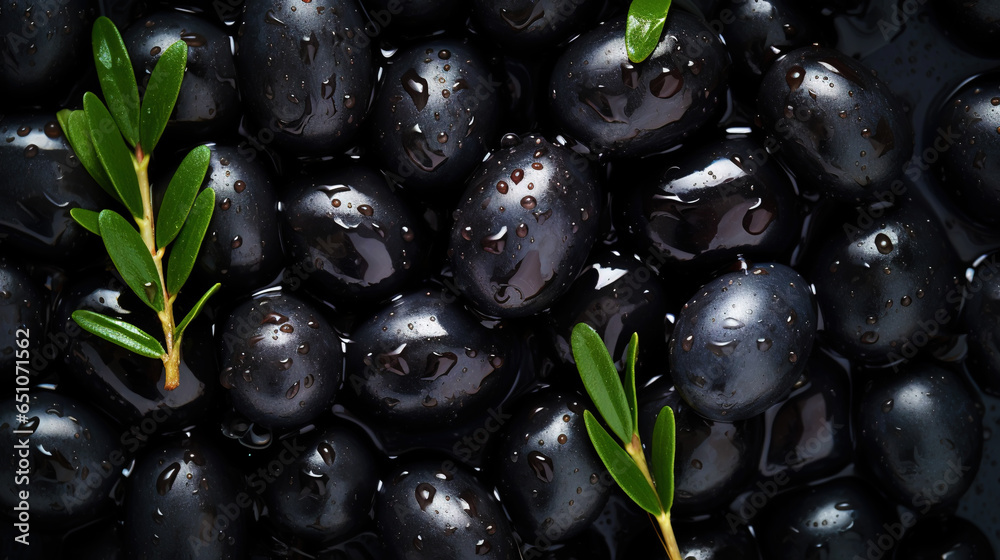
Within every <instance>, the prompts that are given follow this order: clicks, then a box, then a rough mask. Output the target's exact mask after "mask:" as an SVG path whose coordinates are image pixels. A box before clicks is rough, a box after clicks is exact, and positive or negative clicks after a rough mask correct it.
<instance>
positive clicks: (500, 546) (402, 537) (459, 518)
mask: <svg viewBox="0 0 1000 560" xmlns="http://www.w3.org/2000/svg"><path fill="white" fill-rule="evenodd" d="M375 519H376V521H377V522H378V527H379V530H380V531H381V533H382V538H383V539H384V541H385V543H386V545H387V546H388V547H389V549H390V550H391V551H392V552H391V554H393V556H394V557H395V558H400V559H402V558H406V559H407V560H421V559H424V558H426V559H431V558H434V559H437V558H449V559H452V560H473V559H475V558H477V557H479V556H484V555H488V556H489V557H490V558H496V559H498V560H514V559H516V558H520V553H519V551H518V548H517V544H516V543H515V542H514V537H513V535H512V533H511V529H510V526H509V524H508V522H507V518H506V517H505V516H504V513H503V509H502V508H501V507H500V503H499V502H497V501H496V499H495V498H494V497H493V495H492V494H491V493H490V492H489V490H488V489H487V487H486V486H484V485H483V484H482V483H481V482H480V481H479V480H478V479H477V478H476V476H475V474H474V473H473V471H471V470H470V469H468V468H467V467H464V466H461V465H456V464H455V463H454V462H452V461H451V460H450V459H446V458H444V457H438V458H437V459H434V458H425V459H419V460H413V459H409V460H407V459H404V460H401V461H400V463H399V464H398V465H396V467H395V468H393V469H392V470H391V471H390V472H389V474H388V476H387V477H386V478H385V482H384V485H383V487H382V489H381V490H380V491H379V495H378V504H377V507H376V514H375Z"/></svg>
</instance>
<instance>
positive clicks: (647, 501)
mask: <svg viewBox="0 0 1000 560" xmlns="http://www.w3.org/2000/svg"><path fill="white" fill-rule="evenodd" d="M583 421H584V423H585V424H586V425H587V434H588V435H590V441H591V443H593V444H594V449H596V450H597V455H598V456H599V457H600V458H601V461H603V462H604V466H605V467H607V468H608V472H610V473H611V477H612V478H614V479H615V482H617V483H618V486H621V488H622V490H623V491H624V492H625V493H626V494H628V497H629V498H632V501H634V502H635V503H636V504H639V507H641V508H642V509H644V510H646V511H648V512H649V513H651V514H653V515H659V514H660V513H661V512H660V500H659V498H657V496H656V492H655V491H654V490H653V488H652V487H651V486H650V485H649V482H648V481H647V480H646V477H645V476H643V474H642V471H640V470H639V467H638V466H636V464H635V462H633V461H632V458H631V457H629V455H628V453H626V452H625V450H624V449H622V448H621V446H619V445H618V443H617V442H616V441H615V440H614V439H613V438H612V437H611V434H609V433H608V432H607V431H606V430H605V429H604V428H603V427H602V426H601V424H600V422H598V421H597V418H595V417H594V415H593V414H591V413H590V411H589V410H584V411H583Z"/></svg>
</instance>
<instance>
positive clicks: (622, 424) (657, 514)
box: [570, 323, 681, 560]
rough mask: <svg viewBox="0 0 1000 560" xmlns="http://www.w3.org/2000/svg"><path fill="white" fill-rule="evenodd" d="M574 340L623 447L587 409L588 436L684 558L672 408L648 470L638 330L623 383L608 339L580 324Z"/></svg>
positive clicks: (670, 548) (662, 421)
mask: <svg viewBox="0 0 1000 560" xmlns="http://www.w3.org/2000/svg"><path fill="white" fill-rule="evenodd" d="M570 341H571V345H572V348H573V359H574V360H575V361H576V367H577V370H578V371H579V372H580V379H582V380H583V386H584V387H585V388H586V389H587V394H588V395H590V399H591V400H592V401H593V402H594V405H595V406H596V407H597V411H598V412H599V413H600V415H601V417H602V418H603V419H604V422H605V423H606V424H607V425H608V427H609V428H611V431H612V432H614V434H615V435H616V436H618V439H620V440H621V445H619V444H618V442H616V441H615V440H614V438H613V437H612V436H611V434H609V433H608V432H607V430H605V429H604V427H603V426H602V425H601V423H600V422H599V421H598V420H597V418H596V417H594V415H593V414H591V412H590V411H589V410H584V411H583V419H584V423H585V424H586V426H587V434H588V435H589V436H590V441H591V443H593V444H594V449H595V450H597V455H598V456H599V457H600V458H601V461H603V462H604V466H605V467H607V468H608V471H609V472H610V473H611V477H612V478H614V479H615V482H617V483H618V485H619V486H620V487H621V489H622V490H623V491H624V492H625V494H627V495H628V497H629V498H631V499H632V501H634V502H635V503H636V504H638V505H639V507H641V508H642V509H644V510H646V512H647V513H649V514H650V515H651V516H652V517H653V519H654V520H655V522H656V524H657V525H659V529H660V532H659V533H658V535H657V536H659V538H660V543H661V544H662V545H663V548H664V549H665V550H666V551H667V555H668V556H669V557H670V560H681V555H680V551H679V549H678V547H677V539H676V537H674V530H673V527H672V526H671V524H670V506H671V505H673V502H674V455H675V453H676V445H677V442H676V427H675V422H674V411H673V410H672V409H671V408H670V407H669V406H664V407H663V408H662V409H660V412H659V414H658V415H657V417H656V424H654V426H653V442H652V448H651V457H652V464H653V465H652V466H653V469H652V470H650V468H649V465H648V464H647V462H646V455H645V453H644V451H643V448H642V441H640V439H639V407H638V404H637V402H636V394H635V360H636V354H637V352H638V350H639V336H638V334H635V333H633V334H632V339H631V340H630V341H629V344H628V347H627V348H626V349H625V383H624V387H623V386H622V380H621V378H620V377H619V375H618V370H617V369H615V364H614V361H612V359H611V354H610V353H609V352H608V349H607V347H605V345H604V341H603V340H601V336H600V335H599V334H597V332H596V331H594V329H593V328H591V327H590V325H587V324H585V323H578V324H577V325H576V326H575V327H573V334H572V335H571V337H570ZM623 446H624V447H623Z"/></svg>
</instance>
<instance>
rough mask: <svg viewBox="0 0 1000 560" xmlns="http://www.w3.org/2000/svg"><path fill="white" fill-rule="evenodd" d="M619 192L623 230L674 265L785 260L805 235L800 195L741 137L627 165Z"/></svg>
mask: <svg viewBox="0 0 1000 560" xmlns="http://www.w3.org/2000/svg"><path fill="white" fill-rule="evenodd" d="M623 175H626V176H625V177H622V178H621V179H620V180H621V182H622V183H624V184H622V188H620V189H619V190H616V191H614V192H613V193H612V203H611V206H612V209H613V210H614V218H615V222H616V225H617V226H618V228H619V229H620V230H621V231H623V232H625V233H627V234H628V235H629V236H630V237H631V238H632V239H634V240H635V241H636V243H637V245H638V246H639V247H640V248H642V249H648V250H650V251H655V252H656V253H657V254H659V255H662V257H663V258H664V260H665V261H666V262H667V263H670V264H687V263H690V264H691V265H697V266H700V267H716V266H719V265H723V264H728V263H729V262H731V261H733V260H734V259H735V258H736V257H737V255H741V254H742V255H746V256H750V257H754V258H770V257H778V256H784V255H785V254H786V253H787V252H788V250H789V249H790V248H791V246H792V244H793V243H794V242H795V240H796V238H797V237H798V234H799V229H800V224H801V218H800V216H799V211H798V208H797V207H796V201H795V198H796V193H795V190H794V188H793V187H792V184H791V182H790V181H789V179H788V175H787V174H786V173H785V172H784V170H782V169H781V167H780V166H779V165H778V163H777V161H776V160H775V159H774V157H773V156H771V155H770V154H769V153H768V152H767V150H766V149H765V148H764V145H762V144H761V143H760V142H758V141H757V140H754V139H751V138H740V139H732V140H723V141H720V142H715V143H712V144H709V145H707V146H704V147H700V148H697V149H693V150H685V151H683V152H679V153H676V154H675V153H671V154H669V155H664V156H654V157H652V158H649V159H648V160H646V161H645V162H644V165H637V166H628V168H627V170H626V171H625V173H624V174H623Z"/></svg>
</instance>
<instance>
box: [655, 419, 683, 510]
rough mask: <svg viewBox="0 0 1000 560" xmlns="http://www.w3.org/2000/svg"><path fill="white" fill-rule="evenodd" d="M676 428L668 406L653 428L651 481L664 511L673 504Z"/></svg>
mask: <svg viewBox="0 0 1000 560" xmlns="http://www.w3.org/2000/svg"><path fill="white" fill-rule="evenodd" d="M676 430H677V428H676V426H675V423H674V411H673V409H672V408H670V407H669V406H665V407H663V408H661V409H660V413H659V414H658V415H657V416H656V424H655V425H654V426H653V451H652V455H653V457H652V459H653V473H652V474H653V480H654V481H655V482H656V492H657V494H659V496H660V503H661V504H663V508H664V510H666V511H670V506H672V505H673V503H674V453H675V452H676V443H677V432H676Z"/></svg>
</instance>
